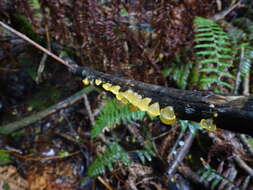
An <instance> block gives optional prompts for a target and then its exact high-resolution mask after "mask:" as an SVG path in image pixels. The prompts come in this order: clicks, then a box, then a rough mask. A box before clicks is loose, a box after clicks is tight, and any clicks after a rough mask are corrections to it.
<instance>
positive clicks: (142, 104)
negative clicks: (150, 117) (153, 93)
mask: <svg viewBox="0 0 253 190" xmlns="http://www.w3.org/2000/svg"><path fill="white" fill-rule="evenodd" d="M150 102H151V98H143V99H140V101H139V102H138V103H137V104H136V106H137V107H138V108H139V109H140V110H141V111H147V110H148V109H149V104H150Z"/></svg>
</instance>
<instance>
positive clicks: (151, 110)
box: [147, 102, 160, 117]
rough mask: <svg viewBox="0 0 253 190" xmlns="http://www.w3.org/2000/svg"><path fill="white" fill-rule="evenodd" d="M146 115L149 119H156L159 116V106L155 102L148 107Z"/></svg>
mask: <svg viewBox="0 0 253 190" xmlns="http://www.w3.org/2000/svg"><path fill="white" fill-rule="evenodd" d="M147 112H148V115H149V116H150V117H156V116H158V115H160V106H159V104H158V103H157V102H156V103H154V104H151V105H150V106H149V107H148V110H147Z"/></svg>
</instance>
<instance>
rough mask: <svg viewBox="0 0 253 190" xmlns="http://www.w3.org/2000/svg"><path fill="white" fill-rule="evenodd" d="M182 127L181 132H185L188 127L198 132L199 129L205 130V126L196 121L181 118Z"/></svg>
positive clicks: (193, 131)
mask: <svg viewBox="0 0 253 190" xmlns="http://www.w3.org/2000/svg"><path fill="white" fill-rule="evenodd" d="M179 123H180V127H181V133H184V132H185V131H186V129H189V130H190V131H191V133H193V134H194V133H196V131H198V130H203V128H202V127H201V126H200V125H199V124H198V123H196V122H194V121H188V120H179Z"/></svg>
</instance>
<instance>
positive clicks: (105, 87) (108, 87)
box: [102, 83, 112, 91]
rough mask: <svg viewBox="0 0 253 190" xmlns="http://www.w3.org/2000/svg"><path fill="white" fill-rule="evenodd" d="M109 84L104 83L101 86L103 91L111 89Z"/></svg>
mask: <svg viewBox="0 0 253 190" xmlns="http://www.w3.org/2000/svg"><path fill="white" fill-rule="evenodd" d="M111 86H112V85H111V84H110V83H105V84H103V85H102V87H103V88H104V89H105V90H107V91H109V89H110V88H111Z"/></svg>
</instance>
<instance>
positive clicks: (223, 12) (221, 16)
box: [212, 1, 242, 21]
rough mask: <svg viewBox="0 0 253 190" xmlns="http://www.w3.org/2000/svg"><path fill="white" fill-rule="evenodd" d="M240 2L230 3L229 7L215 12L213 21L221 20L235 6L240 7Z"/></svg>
mask: <svg viewBox="0 0 253 190" xmlns="http://www.w3.org/2000/svg"><path fill="white" fill-rule="evenodd" d="M241 6H242V4H241V1H238V2H237V3H235V4H233V5H231V6H230V7H229V8H227V9H225V10H223V11H221V12H219V13H217V14H215V15H214V16H213V17H212V19H213V20H215V21H218V20H221V19H223V18H224V17H226V16H227V15H228V14H229V13H230V12H231V11H233V10H234V9H235V8H237V7H241Z"/></svg>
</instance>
